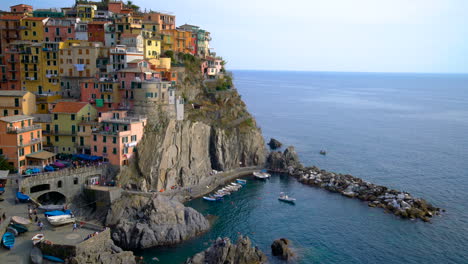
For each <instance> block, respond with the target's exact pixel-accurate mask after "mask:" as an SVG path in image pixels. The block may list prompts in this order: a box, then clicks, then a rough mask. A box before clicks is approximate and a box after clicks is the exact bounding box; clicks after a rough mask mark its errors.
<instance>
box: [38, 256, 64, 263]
mask: <svg viewBox="0 0 468 264" xmlns="http://www.w3.org/2000/svg"><path fill="white" fill-rule="evenodd" d="M42 257H43V258H44V259H47V260H49V261H52V262H57V263H64V262H65V260H63V259H61V258H58V257H54V256H49V255H42Z"/></svg>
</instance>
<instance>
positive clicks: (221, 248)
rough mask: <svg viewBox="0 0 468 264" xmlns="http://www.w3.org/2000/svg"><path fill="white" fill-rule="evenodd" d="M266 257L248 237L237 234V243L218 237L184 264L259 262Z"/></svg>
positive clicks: (243, 263) (257, 263) (247, 263)
mask: <svg viewBox="0 0 468 264" xmlns="http://www.w3.org/2000/svg"><path fill="white" fill-rule="evenodd" d="M266 262H267V258H266V256H265V254H263V252H262V251H260V250H259V249H258V248H257V247H252V242H251V241H250V239H249V238H248V237H242V236H239V239H238V240H237V244H232V243H231V241H230V240H229V238H218V239H217V240H216V241H215V242H214V243H213V245H212V246H211V247H209V248H208V249H207V250H205V251H202V252H200V253H198V254H196V255H195V256H193V257H191V258H189V259H188V260H187V261H186V262H185V263H186V264H218V263H226V264H228V263H229V264H260V263H266Z"/></svg>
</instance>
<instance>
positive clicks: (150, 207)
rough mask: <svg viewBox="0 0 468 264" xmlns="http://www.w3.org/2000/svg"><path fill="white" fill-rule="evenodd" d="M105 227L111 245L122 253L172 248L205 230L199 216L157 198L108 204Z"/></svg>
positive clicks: (133, 198) (129, 198)
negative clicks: (163, 247)
mask: <svg viewBox="0 0 468 264" xmlns="http://www.w3.org/2000/svg"><path fill="white" fill-rule="evenodd" d="M106 225H107V226H110V227H111V228H112V239H113V240H114V242H115V243H116V244H117V245H118V246H120V247H122V248H125V249H144V248H149V247H154V246H162V245H171V244H176V243H179V242H181V241H183V240H186V239H189V238H191V237H194V236H195V235H197V234H199V233H202V232H204V231H206V230H208V228H209V223H208V220H206V219H205V217H204V216H203V215H201V214H200V213H198V212H197V211H195V210H194V209H192V208H190V207H185V206H184V205H183V204H181V203H180V202H178V201H175V200H170V199H169V198H167V197H164V196H161V195H159V196H156V197H155V198H149V197H143V196H139V195H128V196H124V197H122V198H121V199H120V200H118V201H116V202H114V203H113V204H112V206H111V208H110V210H109V213H108V215H107V219H106Z"/></svg>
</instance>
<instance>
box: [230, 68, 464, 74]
mask: <svg viewBox="0 0 468 264" xmlns="http://www.w3.org/2000/svg"><path fill="white" fill-rule="evenodd" d="M228 71H263V72H268V71H281V72H320V73H385V74H440V75H442V74H452V75H464V74H467V75H468V72H396V71H395V72H392V71H327V70H283V69H239V68H238V69H229V70H228Z"/></svg>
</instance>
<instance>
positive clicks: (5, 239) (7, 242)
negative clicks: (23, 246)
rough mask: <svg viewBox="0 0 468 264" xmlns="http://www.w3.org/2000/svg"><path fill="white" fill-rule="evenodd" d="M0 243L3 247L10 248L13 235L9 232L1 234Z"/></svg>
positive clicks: (13, 242) (13, 238) (12, 244)
mask: <svg viewBox="0 0 468 264" xmlns="http://www.w3.org/2000/svg"><path fill="white" fill-rule="evenodd" d="M2 245H3V246H4V247H5V248H8V249H12V248H13V246H14V245H15V235H13V234H12V233H10V232H6V233H5V234H3V236H2Z"/></svg>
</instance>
